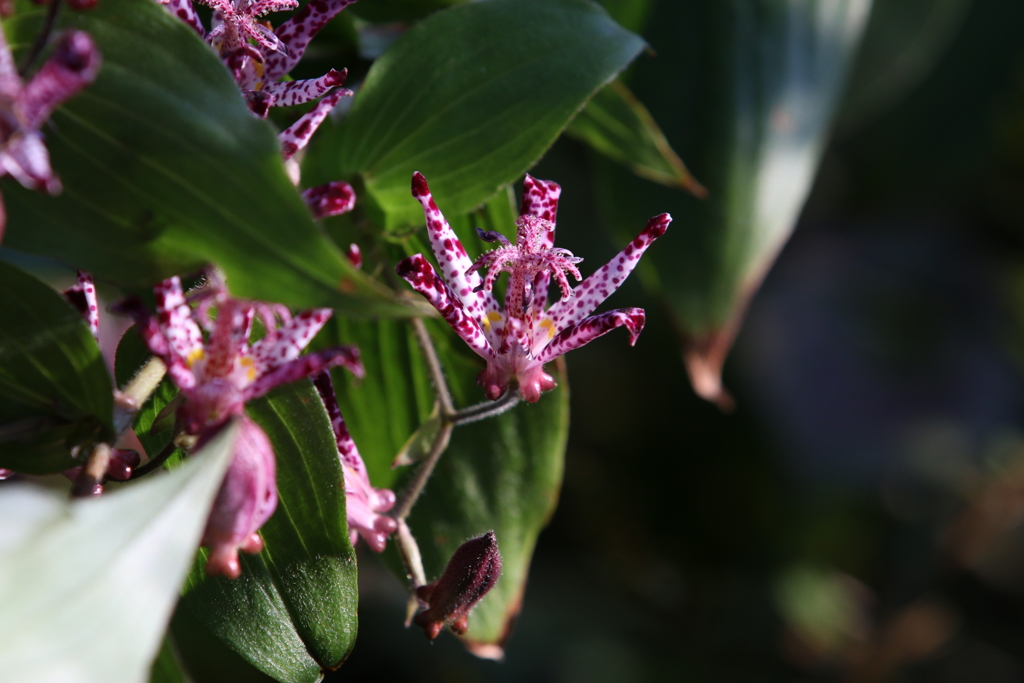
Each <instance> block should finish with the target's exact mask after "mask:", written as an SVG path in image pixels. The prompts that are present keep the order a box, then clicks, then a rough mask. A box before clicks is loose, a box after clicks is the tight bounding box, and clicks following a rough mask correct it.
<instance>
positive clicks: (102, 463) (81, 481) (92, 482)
mask: <svg viewBox="0 0 1024 683" xmlns="http://www.w3.org/2000/svg"><path fill="white" fill-rule="evenodd" d="M109 465H110V444H106V443H98V444H96V447H95V448H94V449H93V451H92V453H90V454H89V459H88V460H86V461H85V466H84V467H83V468H82V471H81V472H80V473H79V475H78V477H76V478H75V483H74V484H72V486H71V497H72V498H88V497H89V496H94V495H96V494H97V493H98V491H97V490H96V487H97V486H99V485H100V484H102V483H103V478H104V477H106V476H107V467H108V466H109Z"/></svg>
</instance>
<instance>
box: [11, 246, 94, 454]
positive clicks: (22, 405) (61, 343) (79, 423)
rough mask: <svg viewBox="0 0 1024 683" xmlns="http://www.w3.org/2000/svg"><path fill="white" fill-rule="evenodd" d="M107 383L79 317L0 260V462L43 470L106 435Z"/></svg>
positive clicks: (57, 296) (60, 299)
mask: <svg viewBox="0 0 1024 683" xmlns="http://www.w3.org/2000/svg"><path fill="white" fill-rule="evenodd" d="M112 410H113V386H112V384H111V381H110V375H109V374H108V373H107V368H106V366H105V365H104V363H103V357H102V356H101V355H100V349H99V346H98V345H97V344H96V341H95V340H94V339H93V338H92V335H91V334H90V333H89V328H88V326H87V325H86V324H85V322H84V321H83V320H82V316H81V315H80V314H79V313H78V311H76V310H75V309H73V308H72V307H71V306H70V305H69V304H68V303H67V302H66V301H65V300H64V298H63V297H62V296H61V295H60V294H58V293H57V292H56V291H54V290H53V288H51V287H50V286H48V285H46V284H45V283H43V282H40V281H39V280H37V279H35V278H34V277H32V276H31V275H28V274H27V273H25V272H23V271H21V270H19V269H18V268H16V267H14V266H12V265H10V264H7V263H4V262H2V261H0V443H2V444H3V445H2V447H0V467H9V468H11V469H15V470H17V471H19V472H25V473H30V474H45V473H49V472H57V471H60V470H62V469H67V468H68V467H73V466H74V465H75V464H81V463H80V462H79V463H76V461H75V460H74V458H73V457H72V455H71V452H72V450H73V449H77V448H78V447H79V446H81V447H83V448H86V447H88V446H89V445H90V444H92V443H95V442H97V441H101V440H104V439H109V438H111V437H112V436H113V424H112Z"/></svg>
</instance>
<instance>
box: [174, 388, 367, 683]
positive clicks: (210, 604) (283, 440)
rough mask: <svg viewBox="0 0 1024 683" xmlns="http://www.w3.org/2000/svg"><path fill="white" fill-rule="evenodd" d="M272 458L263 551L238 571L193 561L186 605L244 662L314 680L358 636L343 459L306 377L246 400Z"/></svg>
mask: <svg viewBox="0 0 1024 683" xmlns="http://www.w3.org/2000/svg"><path fill="white" fill-rule="evenodd" d="M247 412H248V413H249V415H250V416H251V417H252V418H253V419H254V420H255V421H256V422H257V423H259V425H260V426H261V427H262V428H263V429H264V431H266V433H267V436H269V437H270V441H271V443H272V444H273V445H274V452H275V454H276V455H277V485H278V496H279V499H278V506H277V511H276V512H275V513H274V515H273V516H272V517H271V518H270V520H269V521H268V522H267V523H266V524H265V525H264V526H263V528H262V530H261V533H262V535H263V540H264V544H265V546H266V547H265V549H264V551H263V552H262V553H261V554H260V555H257V556H243V558H242V560H243V561H242V565H243V569H242V577H241V578H240V579H238V580H236V581H230V580H227V579H224V578H222V577H217V578H208V577H205V576H204V575H203V573H202V563H201V562H200V563H197V565H196V566H195V567H194V568H193V571H192V573H191V574H190V576H189V584H188V588H187V591H188V592H187V593H186V595H185V597H184V598H183V600H184V605H185V606H186V607H187V608H188V609H189V610H191V611H192V613H193V614H195V615H196V616H197V617H198V618H199V619H200V620H201V621H202V622H203V623H204V624H205V625H206V626H207V628H209V629H210V630H211V631H212V632H213V633H214V634H216V635H217V636H218V637H219V638H221V639H222V640H223V641H225V642H226V643H227V644H228V645H229V646H230V647H231V648H232V649H233V650H235V651H236V652H238V653H239V654H240V655H241V656H242V657H243V658H244V659H245V660H247V661H248V662H249V663H251V664H252V665H253V666H255V667H256V668H258V669H260V670H261V671H263V672H264V673H266V674H268V675H271V676H273V677H275V678H277V679H278V680H281V681H315V680H318V679H319V677H320V675H321V671H322V669H333V668H336V667H338V666H340V664H341V663H342V662H343V661H344V660H345V658H346V657H347V656H348V654H349V652H350V651H351V649H352V646H353V645H354V643H355V636H356V604H357V597H358V593H357V587H356V560H355V553H354V551H353V549H352V546H351V544H350V543H349V540H348V526H347V523H346V519H345V491H344V488H343V486H342V476H343V475H342V471H341V464H340V462H339V460H338V449H337V445H336V444H335V441H334V433H333V431H332V429H331V425H330V421H329V420H328V419H327V413H326V411H325V410H324V408H323V403H322V402H321V401H320V398H319V396H317V393H316V391H315V389H314V388H313V385H312V383H311V382H309V381H301V382H294V383H292V384H289V385H287V386H284V387H281V388H279V389H276V390H275V391H273V392H271V394H270V395H268V396H267V397H265V398H263V399H260V400H258V401H254V402H252V403H250V404H249V405H248V407H247Z"/></svg>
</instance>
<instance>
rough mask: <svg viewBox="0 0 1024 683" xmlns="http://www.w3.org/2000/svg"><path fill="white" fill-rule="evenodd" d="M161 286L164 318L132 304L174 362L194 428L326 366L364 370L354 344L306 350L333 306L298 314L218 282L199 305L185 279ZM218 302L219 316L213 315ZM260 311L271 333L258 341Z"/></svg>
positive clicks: (154, 343) (149, 340)
mask: <svg viewBox="0 0 1024 683" xmlns="http://www.w3.org/2000/svg"><path fill="white" fill-rule="evenodd" d="M154 291H155V293H156V303H157V315H156V316H149V315H148V314H146V313H145V311H140V310H139V308H138V307H137V306H134V307H132V306H128V307H126V310H128V312H130V313H131V314H133V315H134V316H135V317H136V320H137V321H138V322H139V330H140V333H141V334H142V338H143V340H144V341H145V342H146V344H147V345H148V346H149V349H150V351H152V352H153V353H154V354H155V355H157V356H159V357H160V358H161V359H162V360H163V361H164V363H165V364H166V365H167V373H168V374H169V375H170V377H171V379H172V380H173V381H174V383H175V384H176V385H177V386H178V389H179V390H180V391H181V393H182V395H183V396H184V397H185V401H184V403H183V404H182V406H181V408H180V410H179V414H178V415H179V418H180V419H181V420H182V422H183V424H184V427H185V430H186V431H187V432H189V433H191V434H198V433H200V432H202V431H203V430H204V429H206V428H208V427H211V426H216V425H219V424H221V423H222V422H224V421H225V420H226V419H227V418H228V417H230V416H232V415H240V414H241V413H242V409H243V406H244V405H245V403H246V402H247V401H250V400H252V399H254V398H259V397H260V396H263V395H264V394H266V393H267V392H268V391H270V390H271V389H273V388H274V387H276V386H279V385H281V384H287V383H288V382H294V381H296V380H299V379H302V378H305V377H310V376H312V375H315V374H316V373H318V372H320V371H321V370H324V369H326V368H330V367H334V366H335V365H341V366H343V367H345V368H347V369H348V370H349V371H350V372H352V373H353V374H355V375H357V376H359V377H362V375H363V366H362V364H361V363H360V362H359V350H358V349H357V348H355V347H353V346H339V347H336V348H332V349H326V350H324V351H318V352H317V353H311V354H308V355H305V356H300V355H299V354H300V353H301V352H302V349H304V348H305V347H306V345H307V344H309V342H310V341H311V340H312V339H313V337H314V336H315V335H316V333H317V332H319V331H320V328H321V327H323V325H324V323H325V322H327V319H328V318H330V316H331V309H329V308H317V309H313V310H310V311H305V312H303V313H300V314H298V315H296V316H294V317H292V315H291V314H290V313H289V312H288V309H287V308H285V307H284V306H281V305H279V304H266V303H261V302H252V301H242V300H239V299H234V298H232V297H230V296H229V295H228V294H227V291H226V290H225V289H224V288H223V287H221V286H215V287H214V288H213V291H212V293H209V294H207V295H205V296H203V297H202V298H201V299H200V301H199V305H198V306H197V308H196V309H195V310H194V311H193V309H192V307H191V306H189V304H188V302H187V301H186V300H185V296H184V294H183V292H182V290H181V280H180V279H178V278H177V277H172V278H170V279H169V280H164V281H163V282H161V283H160V284H159V285H157V286H156V288H155V290H154ZM213 306H216V308H217V317H216V320H211V319H210V315H209V312H210V308H211V307H213ZM256 315H259V316H260V318H261V319H262V321H263V324H264V326H265V327H266V334H265V336H264V337H263V338H262V339H260V340H259V341H257V342H255V343H253V344H252V345H250V344H249V335H250V333H251V331H252V323H253V318H254V317H255V316H256ZM197 321H198V322H197ZM202 328H205V329H206V330H207V331H208V332H209V341H206V342H204V341H203V333H202Z"/></svg>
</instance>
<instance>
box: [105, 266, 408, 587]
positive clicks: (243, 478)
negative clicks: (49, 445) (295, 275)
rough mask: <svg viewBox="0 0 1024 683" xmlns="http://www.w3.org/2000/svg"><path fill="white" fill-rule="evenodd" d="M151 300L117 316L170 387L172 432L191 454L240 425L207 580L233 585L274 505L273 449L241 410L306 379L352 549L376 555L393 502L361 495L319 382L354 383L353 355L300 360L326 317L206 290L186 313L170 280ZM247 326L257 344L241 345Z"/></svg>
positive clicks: (209, 534)
mask: <svg viewBox="0 0 1024 683" xmlns="http://www.w3.org/2000/svg"><path fill="white" fill-rule="evenodd" d="M155 294H156V315H150V314H149V313H148V312H147V311H146V310H145V309H144V308H143V307H142V305H141V302H139V301H137V300H131V301H128V302H125V303H124V304H122V309H123V310H125V311H126V312H128V313H130V314H131V315H132V316H133V317H134V318H135V319H136V323H137V325H138V329H139V332H140V334H141V336H142V338H143V340H144V341H145V342H146V344H147V345H148V346H149V350H150V351H151V352H153V354H154V355H156V356H157V357H159V358H160V359H161V360H163V362H164V364H165V365H166V366H167V373H168V376H170V378H171V379H172V380H173V382H174V383H175V385H177V387H178V390H179V393H180V395H181V396H182V398H183V400H182V402H181V404H180V406H179V407H178V411H177V419H178V424H179V425H180V427H181V429H183V430H184V432H185V433H187V434H190V435H195V436H197V437H198V441H197V444H196V447H197V448H200V447H202V445H203V444H204V443H205V442H206V441H208V440H209V439H210V438H211V436H212V435H214V434H215V433H216V432H217V431H218V430H219V429H220V428H221V427H222V426H223V425H224V424H225V423H226V422H227V421H228V420H229V419H230V418H237V421H238V423H239V425H240V434H239V437H238V440H237V442H236V444H235V452H234V455H233V457H232V461H231V464H230V466H229V468H228V472H227V475H226V476H225V478H224V481H223V483H222V484H221V487H220V490H219V492H218V494H217V498H216V501H215V502H214V506H213V510H212V511H211V513H210V517H209V520H208V522H207V525H206V530H205V532H204V535H203V541H202V542H203V545H205V546H208V547H209V548H210V554H209V558H208V560H207V565H206V568H207V572H209V573H211V574H224V575H226V576H230V577H237V576H238V575H239V572H240V567H239V562H238V551H239V550H243V551H245V552H250V553H255V552H259V551H260V550H261V549H262V547H263V542H262V540H261V538H260V536H259V534H258V533H257V532H258V530H259V528H260V527H261V526H262V525H263V523H264V522H266V521H267V519H269V518H270V516H271V515H272V514H273V512H274V509H275V508H276V505H277V486H276V476H275V472H276V468H275V459H274V452H273V448H272V446H271V444H270V440H269V439H268V438H267V435H266V434H265V433H264V432H263V430H262V429H261V428H260V427H259V426H258V425H257V424H256V423H255V422H253V421H252V420H250V419H249V418H248V417H246V415H245V413H244V407H245V403H246V402H247V401H250V400H252V399H255V398H258V397H260V396H263V395H264V394H266V393H267V392H268V391H270V390H271V389H273V388H274V387H277V386H280V385H282V384H287V383H289V382H294V381H297V380H300V379H304V378H307V377H315V378H316V385H317V388H318V390H319V391H320V394H321V396H323V397H324V401H325V405H326V407H327V410H328V413H329V415H330V417H331V418H332V423H333V426H334V430H335V435H336V437H337V443H338V452H339V457H340V458H341V462H342V464H343V466H344V471H345V489H346V493H347V499H348V501H349V512H348V521H349V527H350V529H352V530H353V539H352V540H353V541H355V534H356V533H361V534H362V535H363V536H364V537H365V538H366V539H367V541H368V543H369V544H370V546H371V547H372V548H373V549H374V550H377V551H378V552H379V551H380V550H383V548H384V541H385V538H386V537H387V535H388V534H390V533H391V532H392V531H394V529H395V522H394V520H392V519H390V518H386V517H382V516H381V513H383V512H386V511H387V510H388V509H389V508H390V507H391V505H393V504H394V500H395V498H394V494H393V493H391V492H390V491H385V490H379V489H374V488H373V487H372V486H371V485H370V482H369V478H368V476H367V474H366V467H365V466H364V465H363V461H362V458H360V456H359V451H358V449H356V447H355V444H354V443H353V442H352V439H351V437H350V436H349V434H348V431H347V429H346V428H345V422H344V420H343V419H342V417H341V413H340V412H339V410H338V407H337V402H336V400H335V398H334V390H333V388H332V387H331V383H330V376H329V375H328V373H327V372H326V371H327V370H328V369H329V368H331V367H334V366H341V367H343V368H345V369H346V370H348V371H350V372H352V373H353V374H355V375H356V376H359V377H361V376H362V375H363V372H364V371H363V366H362V363H361V362H360V360H359V350H358V349H357V348H355V347H353V346H339V347H335V348H330V349H326V350H323V351H318V352H316V353H310V354H306V355H300V354H301V352H302V350H303V349H304V348H305V347H306V346H307V345H308V344H309V342H310V341H311V340H312V339H313V337H314V336H315V335H316V333H317V332H318V331H319V330H320V328H321V327H323V325H324V323H326V322H327V320H328V318H330V316H331V310H330V309H323V308H321V309H314V310H310V311H305V312H303V313H300V314H298V315H295V316H292V315H291V313H290V312H289V311H288V309H287V308H285V307H284V306H281V305H279V304H267V303H262V302H253V301H244V300H239V299H235V298H232V297H231V296H229V295H228V293H227V289H226V288H225V287H224V286H223V284H221V283H220V282H218V281H216V280H212V281H211V282H210V283H209V284H208V285H207V286H206V287H203V288H201V289H200V290H198V292H197V294H196V295H195V296H194V297H193V300H192V302H191V303H190V302H189V301H188V300H187V299H186V297H185V295H184V293H183V291H182V287H181V281H180V280H179V279H178V278H177V277H173V278H170V279H168V280H165V281H163V282H161V283H160V284H159V285H158V286H157V287H156V289H155ZM191 304H195V305H194V307H193V305H191ZM211 309H212V310H215V313H216V315H215V316H214V315H211ZM257 319H258V320H259V321H260V322H261V323H262V326H263V328H264V330H265V334H264V336H263V337H262V338H260V339H259V340H258V341H255V342H253V343H250V336H251V335H252V332H253V326H254V325H253V323H254V321H256V320H257ZM204 330H205V331H206V333H207V335H206V339H205V340H204V335H203V331H204Z"/></svg>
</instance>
